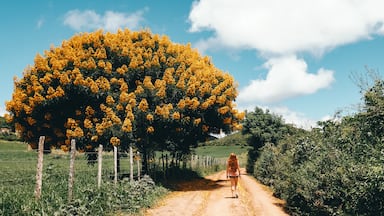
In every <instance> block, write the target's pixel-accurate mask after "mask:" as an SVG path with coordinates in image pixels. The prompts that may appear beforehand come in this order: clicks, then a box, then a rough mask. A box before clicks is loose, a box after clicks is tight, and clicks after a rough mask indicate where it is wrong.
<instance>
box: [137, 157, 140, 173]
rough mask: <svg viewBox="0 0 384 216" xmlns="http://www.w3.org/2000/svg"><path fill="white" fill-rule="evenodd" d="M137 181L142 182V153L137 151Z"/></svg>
mask: <svg viewBox="0 0 384 216" xmlns="http://www.w3.org/2000/svg"><path fill="white" fill-rule="evenodd" d="M137 179H138V180H140V152H139V151H137Z"/></svg>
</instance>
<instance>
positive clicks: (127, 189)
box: [0, 141, 167, 215]
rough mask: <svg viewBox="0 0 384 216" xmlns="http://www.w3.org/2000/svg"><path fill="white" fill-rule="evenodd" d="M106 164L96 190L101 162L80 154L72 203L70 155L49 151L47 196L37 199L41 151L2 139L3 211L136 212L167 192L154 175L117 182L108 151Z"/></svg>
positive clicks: (0, 206) (0, 198) (0, 212)
mask: <svg viewBox="0 0 384 216" xmlns="http://www.w3.org/2000/svg"><path fill="white" fill-rule="evenodd" d="M103 162H104V163H103V184H102V186H101V187H100V188H97V178H96V176H97V166H89V165H88V164H87V161H86V159H85V157H84V156H82V155H78V156H77V158H76V162H75V184H74V194H73V197H74V198H73V200H71V201H68V200H67V196H68V194H67V186H68V174H69V155H67V154H47V155H44V165H43V170H44V171H43V186H42V195H41V199H40V200H36V199H35V197H34V188H35V182H36V181H35V175H36V163H37V153H36V152H35V151H28V150H27V145H26V144H24V143H19V142H5V141H0V170H1V172H0V215H107V214H112V213H113V212H116V211H121V212H127V213H135V212H138V211H139V210H140V209H141V208H143V207H148V206H150V205H151V204H152V203H153V202H154V201H155V200H156V199H157V198H158V197H160V196H161V195H163V194H165V193H166V191H167V190H166V189H165V188H163V187H161V186H158V185H156V184H155V183H154V182H153V181H152V179H150V178H149V177H146V178H142V179H141V180H140V181H135V182H129V181H120V182H119V184H118V185H116V186H115V185H114V184H113V181H112V178H111V176H112V174H111V173H112V170H113V160H112V157H111V156H110V155H108V154H107V155H105V157H104V158H103ZM122 166H123V167H124V164H122Z"/></svg>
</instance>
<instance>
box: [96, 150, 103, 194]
mask: <svg viewBox="0 0 384 216" xmlns="http://www.w3.org/2000/svg"><path fill="white" fill-rule="evenodd" d="M102 164H103V145H99V149H98V150H97V165H98V169H97V187H98V188H100V186H101V168H102Z"/></svg>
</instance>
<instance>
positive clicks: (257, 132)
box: [242, 107, 289, 173]
mask: <svg viewBox="0 0 384 216" xmlns="http://www.w3.org/2000/svg"><path fill="white" fill-rule="evenodd" d="M288 132H289V126H288V125H287V124H285V123H284V121H283V119H282V118H281V116H278V115H276V114H273V113H270V111H269V110H266V111H264V110H263V109H261V108H259V107H256V108H255V111H254V112H250V113H247V115H246V117H245V119H244V124H243V130H242V133H243V134H248V135H249V138H248V141H247V142H248V144H249V145H250V146H251V147H252V149H251V150H250V151H249V153H248V162H247V171H248V172H250V173H253V170H254V162H255V160H256V159H257V157H258V156H259V152H260V148H262V147H263V146H264V145H265V144H267V143H271V144H273V145H276V144H277V142H278V141H279V140H280V139H282V138H283V136H284V135H286V134H287V133H288Z"/></svg>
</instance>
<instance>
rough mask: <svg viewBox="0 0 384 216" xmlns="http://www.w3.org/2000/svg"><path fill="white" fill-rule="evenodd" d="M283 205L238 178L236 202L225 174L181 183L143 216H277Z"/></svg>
mask: <svg viewBox="0 0 384 216" xmlns="http://www.w3.org/2000/svg"><path fill="white" fill-rule="evenodd" d="M282 205H284V202H283V201H282V200H279V199H277V198H275V197H273V196H272V193H271V192H270V191H269V190H268V188H267V187H265V186H263V185H261V184H260V183H258V182H257V181H256V180H255V179H254V178H253V177H251V176H248V175H242V176H241V178H240V181H239V198H233V197H232V194H231V189H230V182H229V180H227V179H226V176H225V171H222V172H219V173H216V174H214V175H211V176H208V177H206V178H205V179H201V180H194V181H191V182H185V183H182V184H180V185H179V186H178V187H177V190H175V191H173V192H171V193H170V194H169V195H168V196H166V197H165V198H164V199H163V200H161V201H160V202H159V203H158V205H157V206H155V207H154V208H151V209H148V210H146V212H145V213H144V215H146V216H155V215H156V216H176V215H177V216H179V215H185V216H195V215H196V216H197V215H199V216H200V215H203V216H216V215H220V216H230V215H236V216H243V215H258V216H281V215H288V214H287V213H285V212H284V211H283V209H282V207H281V206H282Z"/></svg>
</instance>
